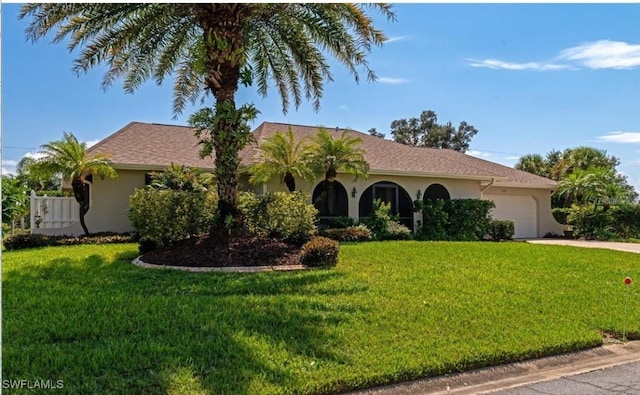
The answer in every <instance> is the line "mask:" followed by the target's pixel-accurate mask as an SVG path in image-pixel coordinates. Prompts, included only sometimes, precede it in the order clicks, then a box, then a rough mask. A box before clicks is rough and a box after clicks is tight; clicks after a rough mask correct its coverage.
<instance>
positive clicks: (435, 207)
mask: <svg viewBox="0 0 640 395" xmlns="http://www.w3.org/2000/svg"><path fill="white" fill-rule="evenodd" d="M420 206H421V207H422V213H423V214H422V215H423V220H422V223H421V228H420V229H418V232H417V235H416V238H418V239H422V240H464V241H475V240H482V239H483V238H484V237H485V236H486V235H487V234H488V233H489V224H490V222H491V217H490V215H489V211H490V210H491V209H492V208H493V207H495V203H493V201H491V200H482V199H452V200H447V201H443V200H442V199H438V200H436V201H435V202H430V201H426V202H424V203H423V204H421V205H420Z"/></svg>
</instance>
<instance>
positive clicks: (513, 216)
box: [486, 195, 538, 239]
mask: <svg viewBox="0 0 640 395" xmlns="http://www.w3.org/2000/svg"><path fill="white" fill-rule="evenodd" d="M486 198H487V199H491V200H493V201H494V203H495V204H496V207H495V208H494V209H493V210H492V212H491V215H492V216H493V219H510V220H512V221H513V223H514V225H515V234H514V235H513V237H514V238H517V239H521V238H528V237H538V221H537V218H538V215H537V210H536V201H535V200H534V199H533V197H531V196H517V195H486Z"/></svg>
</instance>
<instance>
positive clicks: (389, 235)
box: [381, 221, 413, 240]
mask: <svg viewBox="0 0 640 395" xmlns="http://www.w3.org/2000/svg"><path fill="white" fill-rule="evenodd" d="M412 237H413V236H412V234H411V229H409V228H407V227H406V226H404V225H402V224H400V223H398V222H396V221H388V222H387V229H386V230H385V232H384V233H383V234H382V236H381V240H411V239H412Z"/></svg>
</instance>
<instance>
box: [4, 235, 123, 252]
mask: <svg viewBox="0 0 640 395" xmlns="http://www.w3.org/2000/svg"><path fill="white" fill-rule="evenodd" d="M133 241H134V237H133V236H132V235H130V234H121V233H112V232H103V233H94V234H91V235H89V236H84V235H83V236H65V235H63V236H47V235H41V234H22V235H15V236H9V237H7V238H6V239H4V240H3V241H2V245H4V247H5V248H6V249H7V250H8V251H12V250H22V249H25V248H37V247H53V246H65V245H80V244H111V243H132V242H133Z"/></svg>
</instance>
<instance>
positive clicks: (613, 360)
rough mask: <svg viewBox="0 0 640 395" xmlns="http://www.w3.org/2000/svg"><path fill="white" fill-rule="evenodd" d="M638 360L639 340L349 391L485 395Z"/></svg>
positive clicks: (387, 394)
mask: <svg viewBox="0 0 640 395" xmlns="http://www.w3.org/2000/svg"><path fill="white" fill-rule="evenodd" d="M636 361H640V341H630V342H627V343H619V344H609V345H605V346H602V347H597V348H593V349H589V350H585V351H579V352H575V353H569V354H563V355H558V356H552V357H545V358H540V359H535V360H531V361H526V362H517V363H511V364H507V365H501V366H496V367H491V368H484V369H479V370H474V371H471V372H465V373H458V374H452V375H445V376H439V377H434V378H431V379H424V380H416V381H412V382H407V383H401V384H394V385H389V386H385V387H379V388H372V389H368V390H362V391H357V392H352V394H354V395H355V394H375V395H418V394H421V395H422V394H459V395H462V394H487V393H492V392H497V391H504V390H508V389H512V388H516V387H520V386H525V385H529V384H532V383H540V382H548V381H551V380H557V379H561V378H563V377H569V376H574V375H578V374H582V373H586V372H592V371H596V370H601V369H606V368H611V367H614V366H619V365H624V364H627V363H630V362H636Z"/></svg>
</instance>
